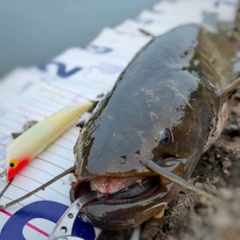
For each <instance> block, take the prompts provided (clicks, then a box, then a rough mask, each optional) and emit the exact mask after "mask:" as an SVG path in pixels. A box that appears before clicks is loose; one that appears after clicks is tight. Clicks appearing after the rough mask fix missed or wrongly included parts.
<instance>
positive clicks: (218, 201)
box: [142, 160, 240, 216]
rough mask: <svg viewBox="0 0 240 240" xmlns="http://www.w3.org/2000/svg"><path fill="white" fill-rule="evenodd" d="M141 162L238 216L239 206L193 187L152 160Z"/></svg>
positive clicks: (239, 213)
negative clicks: (235, 206)
mask: <svg viewBox="0 0 240 240" xmlns="http://www.w3.org/2000/svg"><path fill="white" fill-rule="evenodd" d="M142 163H143V164H144V165H145V166H146V167H147V168H149V169H150V170H152V171H153V172H155V173H157V174H159V175H160V176H163V177H165V178H167V179H169V180H171V181H172V182H174V183H177V184H179V185H181V186H183V187H185V188H187V189H188V190H191V191H193V192H195V193H198V194H200V195H202V196H204V197H206V198H208V199H210V200H211V201H212V202H214V203H215V204H217V205H219V206H221V207H224V208H225V209H227V210H228V211H230V212H231V213H233V214H234V215H237V216H240V209H239V208H237V209H236V208H234V207H232V206H231V205H230V204H229V203H228V202H227V201H225V200H222V199H219V198H218V197H215V196H214V195H212V194H210V193H207V192H205V191H203V190H202V189H200V188H197V187H195V186H194V185H192V184H191V183H189V182H188V181H186V180H185V179H183V178H181V177H179V176H177V175H175V174H174V173H172V172H169V171H168V170H166V169H165V168H163V167H160V166H159V165H157V164H156V163H155V162H153V161H151V160H143V161H142Z"/></svg>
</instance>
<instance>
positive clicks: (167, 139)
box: [159, 128, 172, 147]
mask: <svg viewBox="0 0 240 240" xmlns="http://www.w3.org/2000/svg"><path fill="white" fill-rule="evenodd" d="M159 143H161V144H162V145H163V146H164V147H167V146H168V145H169V144H170V143H172V134H171V132H170V131H169V130H168V129H167V128H165V129H163V130H161V131H160V134H159Z"/></svg>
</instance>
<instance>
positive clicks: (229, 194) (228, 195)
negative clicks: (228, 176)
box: [218, 188, 233, 200]
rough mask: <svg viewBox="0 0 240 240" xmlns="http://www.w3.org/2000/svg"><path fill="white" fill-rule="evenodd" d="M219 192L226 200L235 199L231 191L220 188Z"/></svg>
mask: <svg viewBox="0 0 240 240" xmlns="http://www.w3.org/2000/svg"><path fill="white" fill-rule="evenodd" d="M218 191H219V195H220V196H221V197H223V198H224V199H226V200H231V199H232V197H233V192H232V191H231V190H230V189H227V188H219V189H218Z"/></svg>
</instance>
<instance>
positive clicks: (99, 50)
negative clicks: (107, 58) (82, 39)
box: [81, 44, 113, 54]
mask: <svg viewBox="0 0 240 240" xmlns="http://www.w3.org/2000/svg"><path fill="white" fill-rule="evenodd" d="M81 48H82V49H84V50H87V51H89V52H93V53H97V54H105V53H109V52H112V51H113V49H112V48H110V47H103V46H97V45H93V44H89V45H87V46H84V47H81Z"/></svg>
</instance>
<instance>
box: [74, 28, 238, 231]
mask: <svg viewBox="0 0 240 240" xmlns="http://www.w3.org/2000/svg"><path fill="white" fill-rule="evenodd" d="M235 53H236V44H235V42H234V41H232V40H231V39H230V38H229V37H227V36H226V34H225V32H223V31H218V32H211V31H209V30H207V29H205V28H204V27H202V26H200V25H196V24H188V25H183V26H180V27H177V28H175V29H173V30H171V31H169V32H167V33H165V34H163V35H161V36H159V37H156V38H154V39H153V40H152V41H151V42H150V43H149V44H148V45H147V46H146V47H145V48H144V49H142V50H141V51H140V52H139V53H138V54H137V56H136V57H135V58H134V59H133V61H132V62H131V63H130V64H129V65H128V66H127V68H126V69H125V70H124V72H122V74H121V75H120V76H119V78H118V80H117V82H116V84H115V85H114V87H113V89H112V90H111V91H110V92H109V93H108V94H107V95H106V96H105V97H104V98H103V99H102V100H101V102H100V103H99V104H98V105H97V107H96V108H95V110H94V112H93V114H92V116H91V117H90V119H89V120H88V122H87V123H86V125H85V126H84V128H83V129H82V131H81V133H80V135H79V137H78V140H77V143H76V145H75V147H74V153H75V158H76V159H75V177H76V179H77V182H76V183H75V184H74V185H73V187H72V190H71V199H72V201H74V200H75V199H76V198H78V197H80V196H81V195H83V194H87V193H89V192H91V191H98V192H99V193H100V194H105V196H106V197H105V198H104V199H103V200H101V199H99V200H97V201H93V202H91V203H89V204H87V205H86V206H85V207H84V208H83V209H82V213H83V214H85V215H86V216H87V218H88V219H89V221H90V222H92V223H93V225H94V226H96V227H99V228H102V229H108V230H109V229H112V230H120V229H124V228H129V227H134V226H137V225H139V224H141V223H143V222H144V221H146V220H148V219H149V218H151V217H152V216H154V217H157V218H160V217H162V216H163V213H164V209H165V207H166V206H167V204H168V203H169V202H170V201H171V200H172V199H173V198H174V197H176V195H177V194H178V193H179V191H180V190H181V188H182V186H185V187H187V186H188V185H189V186H190V188H191V184H188V183H187V182H186V180H187V179H189V177H190V176H191V174H192V172H193V171H194V169H195V167H196V165H197V164H198V162H199V159H200V157H201V155H202V154H203V153H204V152H205V151H207V150H208V149H209V148H210V147H211V146H212V145H213V144H214V142H215V141H216V140H217V138H218V137H219V135H220V134H221V131H222V130H223V128H224V126H225V123H226V120H227V114H228V108H227V100H228V98H229V96H230V95H231V93H232V92H233V91H234V90H235V89H236V88H237V87H238V86H240V79H237V80H235V81H234V79H235V75H236V74H235V73H234V71H233V62H232V61H231V60H230V59H231V58H233V57H234V56H235ZM192 189H193V190H194V187H192ZM195 190H196V189H195ZM197 192H200V191H197ZM200 193H201V192H200ZM209 198H211V197H209ZM212 199H215V201H216V202H217V201H218V199H216V198H214V197H213V198H212ZM219 201H221V200H219ZM222 205H224V204H222ZM227 205H228V204H226V203H225V206H226V207H227Z"/></svg>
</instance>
